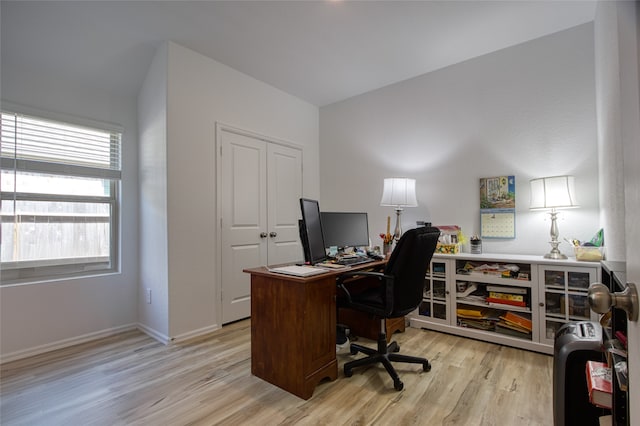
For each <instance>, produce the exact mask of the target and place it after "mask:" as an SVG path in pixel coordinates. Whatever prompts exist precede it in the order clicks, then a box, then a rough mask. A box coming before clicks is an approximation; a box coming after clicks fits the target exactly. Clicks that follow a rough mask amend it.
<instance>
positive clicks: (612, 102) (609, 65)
mask: <svg viewBox="0 0 640 426" xmlns="http://www.w3.org/2000/svg"><path fill="white" fill-rule="evenodd" d="M616 13H617V12H616V7H615V4H613V3H611V4H609V5H607V4H606V3H602V2H601V3H599V4H598V9H597V17H598V19H596V21H595V24H594V31H595V36H594V39H595V72H596V98H597V111H598V158H599V170H600V186H599V189H600V221H601V223H602V225H603V227H604V228H606V229H607V231H608V232H607V235H606V245H607V258H608V259H610V260H624V259H625V232H624V217H625V213H624V173H623V168H622V167H621V166H622V164H623V161H624V153H623V147H622V129H621V127H620V124H621V114H622V111H621V108H622V105H621V102H620V97H621V92H620V90H621V87H620V59H621V58H620V52H619V49H618V31H617V24H616V23H617V16H616Z"/></svg>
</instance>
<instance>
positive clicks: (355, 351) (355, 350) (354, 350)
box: [349, 347, 358, 355]
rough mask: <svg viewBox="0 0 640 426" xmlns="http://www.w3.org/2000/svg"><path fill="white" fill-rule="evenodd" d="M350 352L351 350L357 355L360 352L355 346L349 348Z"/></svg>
mask: <svg viewBox="0 0 640 426" xmlns="http://www.w3.org/2000/svg"><path fill="white" fill-rule="evenodd" d="M349 352H351V355H355V354H357V353H358V350H357V349H356V348H354V347H351V348H349Z"/></svg>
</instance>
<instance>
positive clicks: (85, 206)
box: [0, 111, 121, 284]
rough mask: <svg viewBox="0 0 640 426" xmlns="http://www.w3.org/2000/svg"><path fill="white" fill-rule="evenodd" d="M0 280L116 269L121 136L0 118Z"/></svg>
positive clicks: (28, 119) (12, 115) (29, 119)
mask: <svg viewBox="0 0 640 426" xmlns="http://www.w3.org/2000/svg"><path fill="white" fill-rule="evenodd" d="M1 135H2V141H1V145H0V154H1V155H0V157H1V161H2V163H1V166H2V168H1V169H2V170H1V176H0V177H1V181H0V192H1V194H2V199H1V201H2V205H1V209H0V211H1V215H2V234H1V237H2V239H1V247H0V255H1V259H2V264H1V268H0V282H2V283H3V284H5V283H12V282H20V281H25V280H34V279H38V280H42V279H53V278H60V277H70V276H78V275H87V274H94V273H96V272H98V271H101V272H110V271H115V270H116V269H117V262H116V259H117V248H118V238H117V236H118V234H119V232H118V206H119V195H118V194H119V187H120V145H121V134H120V133H119V132H114V131H106V130H100V129H94V128H88V127H83V126H77V125H73V124H67V123H61V122H55V121H51V120H47V119H43V118H38V117H33V116H27V115H23V114H16V113H12V112H6V111H3V112H2V121H1Z"/></svg>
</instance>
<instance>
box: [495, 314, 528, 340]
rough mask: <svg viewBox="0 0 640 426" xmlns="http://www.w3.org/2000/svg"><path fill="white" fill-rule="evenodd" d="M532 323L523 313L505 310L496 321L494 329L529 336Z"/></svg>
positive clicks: (517, 335) (519, 335)
mask: <svg viewBox="0 0 640 426" xmlns="http://www.w3.org/2000/svg"><path fill="white" fill-rule="evenodd" d="M532 330H533V323H532V322H531V319H530V318H528V317H527V316H525V315H520V314H516V313H514V312H509V311H507V312H505V313H504V314H502V315H501V316H500V321H499V322H498V323H496V331H498V332H501V333H503V334H508V335H511V336H516V337H531V331H532Z"/></svg>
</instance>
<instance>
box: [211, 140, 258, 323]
mask: <svg viewBox="0 0 640 426" xmlns="http://www.w3.org/2000/svg"><path fill="white" fill-rule="evenodd" d="M221 147H222V153H221V156H222V161H221V162H220V164H221V169H222V173H221V175H222V185H221V188H222V189H221V200H222V206H221V207H222V222H221V223H222V235H221V241H222V245H221V247H222V265H221V268H222V274H221V276H222V283H221V288H222V323H223V324H224V323H228V322H231V321H236V320H239V319H242V318H246V317H248V316H250V312H251V298H250V296H251V282H250V278H249V275H248V274H245V273H243V272H242V270H243V269H244V268H251V267H255V266H260V265H264V264H266V262H267V239H266V238H261V236H260V234H261V233H265V232H267V223H266V214H267V188H266V182H265V179H264V176H265V175H266V143H265V142H264V141H261V140H258V139H255V138H251V137H248V136H244V135H239V134H236V133H232V132H228V131H226V130H222V135H221Z"/></svg>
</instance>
